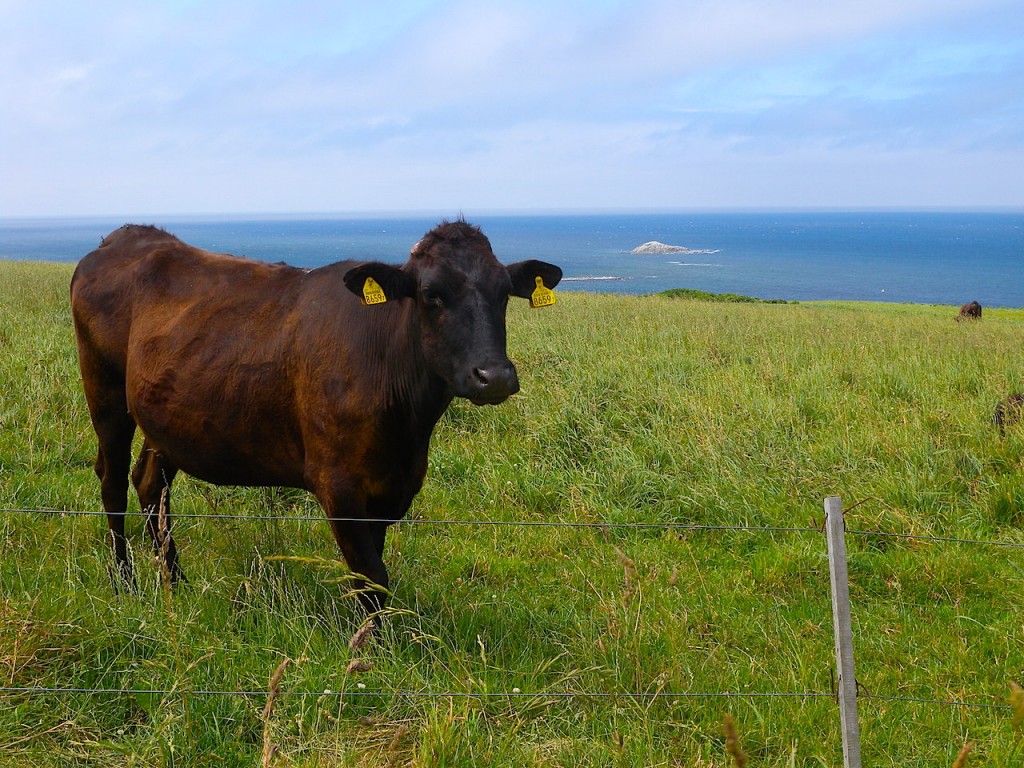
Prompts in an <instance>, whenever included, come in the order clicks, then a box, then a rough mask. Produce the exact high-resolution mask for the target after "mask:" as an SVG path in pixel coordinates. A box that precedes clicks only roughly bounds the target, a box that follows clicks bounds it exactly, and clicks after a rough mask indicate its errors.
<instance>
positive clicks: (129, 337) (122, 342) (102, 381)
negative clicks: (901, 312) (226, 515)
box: [71, 220, 562, 612]
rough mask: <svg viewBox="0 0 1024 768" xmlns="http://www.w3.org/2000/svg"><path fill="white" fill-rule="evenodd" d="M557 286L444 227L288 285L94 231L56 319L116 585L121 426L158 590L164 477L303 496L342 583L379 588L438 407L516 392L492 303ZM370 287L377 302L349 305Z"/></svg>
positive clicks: (542, 268)
mask: <svg viewBox="0 0 1024 768" xmlns="http://www.w3.org/2000/svg"><path fill="white" fill-rule="evenodd" d="M561 276H562V272H561V270H560V269H559V268H558V267H556V266H554V265H552V264H547V263H544V262H541V261H533V260H531V261H523V262H518V263H516V264H511V265H509V266H503V265H501V264H500V263H499V262H498V260H497V259H496V258H495V257H494V254H493V252H492V251H491V245H490V242H489V241H488V240H487V238H486V237H485V236H484V234H483V233H482V232H481V231H480V230H479V229H478V228H477V227H474V226H471V225H469V224H467V223H466V222H464V221H461V220H460V221H456V222H443V223H442V224H440V225H439V226H438V227H436V228H435V229H433V230H431V231H430V232H428V233H427V234H426V235H425V236H424V237H423V239H422V240H421V241H420V242H419V243H417V244H416V245H415V246H414V247H413V249H412V252H411V254H410V256H409V260H408V262H406V264H405V265H404V266H402V267H398V266H390V265H386V264H382V263H379V262H369V263H355V262H340V263H337V264H331V265H329V266H325V267H321V268H319V269H314V270H303V269H296V268H293V267H289V266H284V265H280V264H276V265H275V264H267V263H263V262H258V261H251V260H248V259H243V258H238V257H235V256H229V255H224V254H217V253H211V252H209V251H204V250H200V249H198V248H194V247H192V246H190V245H186V244H185V243H183V242H182V241H181V240H178V239H177V238H176V237H174V236H173V235H170V234H168V233H167V232H164V231H163V230H160V229H157V228H155V227H143V226H134V225H126V226H124V227H122V228H120V229H118V230H116V231H114V232H112V233H111V234H110V235H108V236H107V237H106V238H105V239H104V240H103V241H102V243H101V244H100V247H99V248H98V249H96V250H95V251H93V252H92V253H90V254H88V255H87V256H85V257H84V258H83V259H82V260H81V262H80V263H79V264H78V268H77V269H76V270H75V274H74V277H73V278H72V281H71V307H72V312H73V315H74V322H75V333H76V335H77V340H78V359H79V364H80V367H81V371H82V382H83V384H84V387H85V395H86V399H87V401H88V404H89V412H90V415H91V417H92V423H93V426H94V428H95V430H96V435H97V437H98V438H99V452H98V454H97V457H96V474H97V475H98V476H99V478H100V487H101V495H102V499H103V508H104V510H105V511H106V513H107V521H108V524H109V527H110V532H111V540H112V544H113V549H114V557H115V561H116V563H117V566H118V570H119V572H120V574H121V576H122V577H123V578H124V579H125V580H126V581H127V583H128V584H129V586H131V585H133V584H134V576H133V574H132V567H131V564H130V562H129V560H128V553H127V546H126V541H125V534H124V517H125V511H126V509H127V505H128V471H129V466H130V463H131V445H132V436H133V434H134V432H135V429H136V427H138V428H139V429H140V430H141V431H142V434H143V436H144V438H145V439H144V443H143V446H142V451H141V454H140V456H139V459H138V462H137V463H136V464H135V469H134V471H133V472H132V473H131V478H132V481H133V483H134V485H135V488H136V491H137V492H138V496H139V503H140V505H141V507H142V509H143V510H144V511H145V512H146V513H147V515H148V517H147V529H148V531H149V534H150V537H151V538H152V540H153V543H154V546H156V547H157V551H158V553H161V552H162V553H163V556H164V565H165V566H166V568H167V571H168V573H169V574H170V577H171V579H172V581H177V580H178V579H180V578H182V573H181V570H180V569H179V566H178V559H177V551H176V549H175V545H174V541H173V539H172V538H171V536H170V529H169V527H167V528H166V529H165V531H161V530H160V524H161V521H160V509H161V507H162V506H163V508H164V510H165V511H166V510H167V509H168V499H169V492H170V486H171V482H172V481H173V479H174V476H175V474H176V473H177V472H178V471H179V470H182V471H184V472H186V473H188V474H190V475H193V476H194V477H197V478H200V479H202V480H206V481H209V482H211V483H216V484H220V485H247V486H291V487H295V488H304V489H306V490H308V491H310V492H311V493H313V494H314V495H315V496H316V498H317V499H318V500H319V502H320V504H321V505H322V506H323V508H324V511H325V512H326V514H327V518H328V520H329V522H330V525H331V529H332V531H333V533H334V537H335V539H336V540H337V542H338V545H339V546H340V547H341V551H342V553H343V554H344V556H345V560H346V561H347V562H348V564H349V566H350V567H351V569H352V570H353V571H354V572H355V573H357V574H359V575H360V576H362V577H364V578H365V580H366V583H368V584H370V585H377V586H379V587H381V588H382V589H387V586H388V574H387V570H386V568H385V566H384V563H383V561H382V559H381V557H382V554H383V552H384V538H385V533H386V531H387V527H388V526H389V525H390V524H391V523H393V522H394V521H397V520H399V519H401V518H402V517H403V516H404V515H405V513H406V511H407V510H408V509H409V505H410V504H411V503H412V499H413V497H414V496H415V495H416V494H417V492H419V490H420V487H421V486H422V484H423V478H424V475H425V473H426V469H427V449H428V446H429V443H430V436H431V432H432V431H433V428H434V425H435V424H436V423H437V421H438V419H439V418H440V417H441V414H443V413H444V411H445V409H446V408H447V407H448V405H449V403H450V402H451V401H452V399H453V398H454V397H464V398H468V399H469V400H471V401H472V402H474V403H476V404H485V403H491V404H497V403H500V402H502V401H503V400H505V399H506V398H508V397H509V396H510V395H513V394H515V393H516V392H517V391H518V390H519V381H518V378H517V376H516V369H515V367H514V366H513V365H512V363H511V362H510V361H509V359H508V357H507V355H506V352H505V309H506V306H507V304H508V297H509V296H510V295H514V296H521V297H530V296H531V295H532V294H533V292H534V291H535V290H536V289H537V287H538V284H539V283H543V287H546V288H553V287H554V286H555V285H556V284H557V283H558V281H559V280H560V279H561ZM369 278H372V280H368V279H369ZM373 281H376V285H377V287H378V288H379V289H382V290H383V294H384V295H383V296H380V295H379V294H375V293H373V292H371V293H370V294H366V293H364V291H365V290H366V288H367V287H369V288H371V289H372V288H373V287H374V285H373ZM359 297H363V301H362V302H361V301H360V298H359ZM382 300H383V302H382ZM381 302H382V303H381ZM363 304H365V305H366V306H363ZM164 520H165V522H167V521H169V517H165V518H164ZM167 525H168V526H169V522H167ZM361 599H362V602H363V604H364V606H365V607H366V608H367V610H369V611H371V612H373V611H376V610H379V609H380V608H381V607H382V605H383V601H384V598H383V595H382V594H381V593H380V592H377V591H374V590H372V589H368V590H366V591H365V592H363V594H361Z"/></svg>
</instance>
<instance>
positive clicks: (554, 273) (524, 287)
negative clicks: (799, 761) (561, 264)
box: [505, 259, 562, 299]
mask: <svg viewBox="0 0 1024 768" xmlns="http://www.w3.org/2000/svg"><path fill="white" fill-rule="evenodd" d="M505 269H507V270H508V276H509V277H511V278H512V295H513V296H519V297H521V298H524V299H528V298H530V296H532V295H533V292H534V291H535V290H536V289H537V278H538V277H539V278H540V279H541V280H542V281H543V282H544V287H545V288H554V287H555V286H556V285H558V281H559V280H561V279H562V270H561V269H559V268H558V267H556V266H555V265H554V264H548V263H547V262H546V261H537V260H536V259H530V260H529V261H517V262H516V263H515V264H509V265H508V266H507V267H505Z"/></svg>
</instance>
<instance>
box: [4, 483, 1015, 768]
mask: <svg viewBox="0 0 1024 768" xmlns="http://www.w3.org/2000/svg"><path fill="white" fill-rule="evenodd" d="M861 503H863V501H862V502H858V504H856V505H854V506H859V504H861ZM851 509H852V507H851ZM122 514H123V515H124V516H125V517H141V518H146V517H150V514H149V513H147V512H143V511H126V512H124V513H122ZM15 515H48V516H57V517H71V518H75V517H106V516H107V515H106V513H105V512H102V511H98V510H67V509H32V508H8V509H0V516H15ZM843 518H844V512H843V508H842V504H841V501H840V500H839V498H838V497H828V498H826V499H825V519H824V520H823V522H822V524H821V525H820V526H818V525H814V526H755V525H743V524H736V525H703V524H694V523H682V522H673V521H660V522H563V521H547V520H474V519H460V520H448V519H430V518H420V517H407V518H404V519H402V520H398V521H394V520H385V519H368V518H357V519H356V518H334V519H338V520H343V521H354V522H383V523H394V524H396V525H402V526H418V525H427V526H483V527H487V526H490V527H514V528H516V527H517V528H563V529H584V530H587V529H589V530H605V531H608V530H676V531H693V532H747V533H753V534H758V533H765V534H778V533H814V534H819V535H820V534H823V533H824V534H826V536H828V535H829V528H830V527H831V528H832V531H833V533H832V536H833V538H832V539H830V540H829V541H830V547H829V562H830V573H831V575H832V578H833V581H834V580H835V579H836V576H837V574H836V571H837V570H838V571H840V574H839V577H840V578H841V580H842V582H843V585H842V586H845V582H846V554H845V537H846V536H852V537H858V538H869V537H875V538H891V539H898V540H903V541H919V542H931V543H941V544H960V545H968V546H988V547H998V548H1006V549H1011V550H1016V549H1019V550H1024V542H1013V541H998V540H985V539H973V538H961V537H952V536H934V535H927V534H908V533H894V532H891V531H878V530H858V529H852V528H846V527H845V524H844V519H843ZM174 519H176V520H192V521H203V520H248V521H264V522H322V521H326V520H327V519H328V518H326V517H325V516H323V515H309V514H300V515H273V514H244V513H237V514H231V513H219V512H215V513H178V512H176V513H174ZM840 542H842V543H840ZM833 545H834V546H836V548H837V549H838V551H837V552H833V551H832V549H833ZM835 586H836V585H835V584H833V587H835ZM842 591H843V590H842V588H841V589H840V592H842ZM848 598H849V596H848V592H847V594H846V598H845V605H838V604H837V597H836V594H835V592H833V596H832V604H833V620H834V627H833V629H834V636H835V639H836V664H837V667H836V676H835V683H834V687H835V690H832V691H797V692H792V691H789V692H787V691H765V692H752V691H707V692H695V691H685V692H671V691H664V690H658V691H653V692H629V691H626V692H606V691H600V692H599V691H582V692H559V691H532V692H530V691H527V692H523V691H519V690H513V691H494V692H472V691H470V692H467V691H403V690H391V691H374V690H365V689H356V690H344V691H303V690H289V691H287V692H286V693H282V694H281V695H286V696H289V697H302V698H306V697H328V698H330V697H335V698H341V697H346V698H349V697H350V698H356V699H359V698H382V697H383V698H386V697H391V698H399V699H475V700H495V699H500V700H507V701H531V700H536V699H537V698H544V699H551V700H564V699H597V700H600V699H613V700H639V701H652V700H656V699H661V700H687V699H749V700H759V699H798V700H813V699H831V700H833V701H835V702H836V703H837V704H838V705H839V707H840V715H841V720H842V721H843V722H842V731H843V750H844V766H846V768H860V765H861V762H860V746H859V728H858V726H857V719H856V703H857V700H858V699H860V700H869V701H884V702H901V703H908V704H918V705H922V706H924V705H930V706H936V705H937V706H947V707H954V708H961V709H978V710H989V711H997V712H1008V713H1012V712H1013V711H1014V709H1013V707H1012V706H1010V705H1008V704H998V703H994V702H991V701H973V700H971V701H965V700H960V699H937V698H927V697H914V696H892V695H883V694H874V693H870V692H866V691H862V690H860V689H859V686H858V684H857V681H856V676H855V674H854V673H853V658H852V652H853V646H852V632H851V629H850V625H849V622H850V606H849V599H848ZM841 646H842V647H841ZM0 695H9V696H18V695H28V696H44V695H46V696H49V695H58V696H59V695H69V696H70V695H94V696H138V695H151V696H161V697H166V696H172V695H178V696H195V697H241V698H249V699H251V698H266V697H267V696H268V691H267V690H266V689H250V690H243V689H238V690H228V689H203V688H194V689H193V688H187V687H175V688H104V687H75V686H52V687H47V686H15V685H5V686H0ZM844 712H845V714H844ZM847 717H852V722H846V718H847Z"/></svg>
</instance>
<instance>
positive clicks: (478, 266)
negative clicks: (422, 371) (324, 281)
mask: <svg viewBox="0 0 1024 768" xmlns="http://www.w3.org/2000/svg"><path fill="white" fill-rule="evenodd" d="M367 278H372V279H373V280H374V281H375V282H376V283H377V285H378V286H379V287H380V289H381V290H382V292H383V294H384V296H385V297H386V300H387V301H398V300H411V301H414V302H415V303H416V305H415V306H416V313H417V316H418V318H419V329H420V330H419V334H420V339H421V343H422V347H423V351H424V355H425V357H426V359H427V364H428V365H429V366H430V368H431V369H432V370H433V372H434V373H436V374H437V375H438V376H440V377H441V378H442V379H444V380H445V381H446V382H447V383H448V385H449V386H450V387H451V389H452V391H453V392H454V393H455V395H456V396H457V397H465V398H468V399H469V400H471V401H473V402H474V403H476V404H477V405H482V404H496V403H500V402H502V401H503V400H505V399H506V398H508V397H509V396H511V395H514V394H515V393H516V392H518V391H519V378H518V377H517V376H516V369H515V366H514V365H512V362H511V361H510V360H509V359H508V355H507V354H506V351H505V309H506V307H507V306H508V297H509V296H520V297H522V298H530V296H531V295H532V294H533V292H534V291H535V290H536V289H537V287H538V281H540V282H541V283H542V284H543V286H544V287H545V288H549V289H550V288H554V287H555V285H557V284H558V281H559V280H561V279H562V270H561V269H559V268H558V267H556V266H555V265H553V264H547V263H545V262H543V261H536V260H530V261H520V262H517V263H515V264H509V265H508V266H504V265H502V264H501V263H499V262H498V260H497V259H496V258H495V257H494V253H493V251H491V244H490V242H489V241H488V239H487V237H486V236H485V235H484V234H483V232H481V231H480V230H479V228H477V227H474V226H472V225H470V224H467V223H466V222H464V221H455V222H447V221H446V222H443V223H441V224H440V225H439V226H437V227H435V228H434V229H432V230H431V231H430V232H428V233H427V234H426V235H424V237H423V239H422V240H420V241H419V242H418V243H416V245H414V246H413V248H412V252H411V253H410V255H409V261H408V262H406V264H405V265H404V266H402V267H396V266H391V265H388V264H381V263H379V262H371V263H368V264H362V265H360V266H358V267H354V268H353V269H350V270H349V271H348V272H347V273H346V274H345V285H347V286H348V288H349V290H351V291H352V292H353V293H355V294H356V295H357V296H360V297H362V298H364V299H366V295H365V293H364V291H365V290H366V286H367ZM370 285H371V288H372V285H373V284H372V283H371V284H370ZM372 301H373V299H372V298H370V299H369V300H368V303H371V302H372ZM367 311H374V307H372V306H368V307H367Z"/></svg>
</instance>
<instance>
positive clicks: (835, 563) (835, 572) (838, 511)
mask: <svg viewBox="0 0 1024 768" xmlns="http://www.w3.org/2000/svg"><path fill="white" fill-rule="evenodd" d="M825 530H826V531H827V533H828V569H829V574H830V576H831V581H832V625H833V630H834V633H835V639H836V676H837V678H838V689H837V692H838V697H839V722H840V726H841V727H842V731H843V766H844V768H861V762H860V725H859V724H858V723H857V678H856V676H855V675H854V671H853V629H852V627H851V626H850V585H849V582H848V581H847V574H846V539H845V537H844V533H845V527H844V525H843V502H842V499H840V498H839V497H838V496H829V497H828V498H826V499H825Z"/></svg>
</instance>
